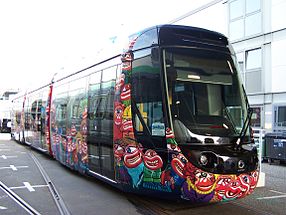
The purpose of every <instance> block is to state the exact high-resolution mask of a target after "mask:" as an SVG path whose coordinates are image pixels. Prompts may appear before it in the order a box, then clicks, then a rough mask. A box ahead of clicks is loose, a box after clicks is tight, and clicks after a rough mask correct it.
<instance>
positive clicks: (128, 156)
mask: <svg viewBox="0 0 286 215" xmlns="http://www.w3.org/2000/svg"><path fill="white" fill-rule="evenodd" d="M140 163H142V151H141V150H140V149H139V148H138V147H137V146H133V145H129V146H127V147H126V149H125V154H124V164H125V166H126V167H128V168H135V167H137V166H138V165H139V164H140Z"/></svg>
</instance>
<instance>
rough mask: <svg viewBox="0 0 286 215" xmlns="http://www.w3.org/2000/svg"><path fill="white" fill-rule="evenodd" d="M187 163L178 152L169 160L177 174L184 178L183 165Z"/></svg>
mask: <svg viewBox="0 0 286 215" xmlns="http://www.w3.org/2000/svg"><path fill="white" fill-rule="evenodd" d="M186 163H187V159H186V157H185V156H184V155H183V154H181V153H179V154H178V155H177V156H176V157H174V158H173V159H172V161H171V166H172V168H173V170H174V171H175V172H176V174H177V175H178V176H180V177H181V178H184V167H185V165H186Z"/></svg>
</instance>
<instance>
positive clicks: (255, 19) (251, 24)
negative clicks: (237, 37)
mask: <svg viewBox="0 0 286 215" xmlns="http://www.w3.org/2000/svg"><path fill="white" fill-rule="evenodd" d="M260 32H261V12H259V13H256V14H253V15H251V16H247V17H246V18H245V36H251V35H253V34H258V33H260Z"/></svg>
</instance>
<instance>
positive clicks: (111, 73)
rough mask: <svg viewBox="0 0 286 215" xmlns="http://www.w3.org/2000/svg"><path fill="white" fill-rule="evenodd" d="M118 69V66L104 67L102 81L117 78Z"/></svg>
mask: <svg viewBox="0 0 286 215" xmlns="http://www.w3.org/2000/svg"><path fill="white" fill-rule="evenodd" d="M116 69H117V66H114V67H110V68H108V69H104V70H103V73H102V81H103V82H105V81H111V80H115V78H116Z"/></svg>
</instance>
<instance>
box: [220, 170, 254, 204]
mask: <svg viewBox="0 0 286 215" xmlns="http://www.w3.org/2000/svg"><path fill="white" fill-rule="evenodd" d="M249 183H250V176H249V175H247V174H242V175H239V176H238V177H236V176H235V177H234V176H233V177H231V176H229V177H228V176H221V177H220V178H219V180H218V183H217V187H216V191H217V193H218V197H219V199H234V198H241V197H244V196H246V195H247V194H248V193H249V190H250V184H249Z"/></svg>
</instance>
